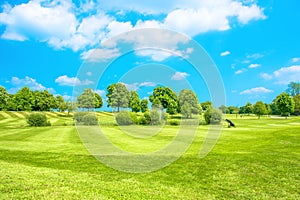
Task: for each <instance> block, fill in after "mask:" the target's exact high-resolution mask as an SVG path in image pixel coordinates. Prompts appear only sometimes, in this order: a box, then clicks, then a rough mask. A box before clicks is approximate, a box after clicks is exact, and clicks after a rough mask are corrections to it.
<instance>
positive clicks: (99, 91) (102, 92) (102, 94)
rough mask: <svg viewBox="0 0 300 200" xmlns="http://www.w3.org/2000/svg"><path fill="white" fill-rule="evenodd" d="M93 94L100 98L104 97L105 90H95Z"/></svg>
mask: <svg viewBox="0 0 300 200" xmlns="http://www.w3.org/2000/svg"><path fill="white" fill-rule="evenodd" d="M94 92H96V93H97V94H99V95H100V96H102V97H104V96H105V90H95V91H94Z"/></svg>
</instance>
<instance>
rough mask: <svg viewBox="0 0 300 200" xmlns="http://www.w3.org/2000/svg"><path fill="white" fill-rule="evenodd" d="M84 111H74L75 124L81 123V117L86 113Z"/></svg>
mask: <svg viewBox="0 0 300 200" xmlns="http://www.w3.org/2000/svg"><path fill="white" fill-rule="evenodd" d="M86 114H87V113H86V112H76V113H75V114H74V120H75V122H76V124H83V117H84V116H85V115H86Z"/></svg>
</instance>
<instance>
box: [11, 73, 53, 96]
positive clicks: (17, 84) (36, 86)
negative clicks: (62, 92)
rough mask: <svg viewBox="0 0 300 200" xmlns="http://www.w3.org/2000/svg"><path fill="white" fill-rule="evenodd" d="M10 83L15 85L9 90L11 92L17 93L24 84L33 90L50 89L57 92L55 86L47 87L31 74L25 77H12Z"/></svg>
mask: <svg viewBox="0 0 300 200" xmlns="http://www.w3.org/2000/svg"><path fill="white" fill-rule="evenodd" d="M9 83H11V84H12V85H13V88H11V89H10V90H8V92H9V93H16V92H17V91H18V90H20V89H21V88H22V87H24V86H27V87H29V88H30V89H31V90H49V91H50V92H52V93H54V92H55V90H54V89H53V88H46V87H45V86H43V85H42V84H41V83H38V82H37V81H36V79H33V78H31V77H29V76H25V78H23V79H22V78H18V77H12V79H11V80H10V81H9Z"/></svg>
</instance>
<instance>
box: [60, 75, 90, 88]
mask: <svg viewBox="0 0 300 200" xmlns="http://www.w3.org/2000/svg"><path fill="white" fill-rule="evenodd" d="M55 83H58V84H59V85H63V86H77V85H90V84H93V82H92V81H90V80H84V81H81V80H79V78H77V77H68V76H67V75H63V76H59V77H57V79H55Z"/></svg>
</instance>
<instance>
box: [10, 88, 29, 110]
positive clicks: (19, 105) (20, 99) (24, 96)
mask: <svg viewBox="0 0 300 200" xmlns="http://www.w3.org/2000/svg"><path fill="white" fill-rule="evenodd" d="M14 101H15V103H16V111H31V110H32V108H31V107H32V101H33V94H32V92H31V91H30V89H29V88H28V87H26V86H25V87H23V88H22V89H21V90H19V91H18V92H17V93H16V94H15V95H14Z"/></svg>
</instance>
